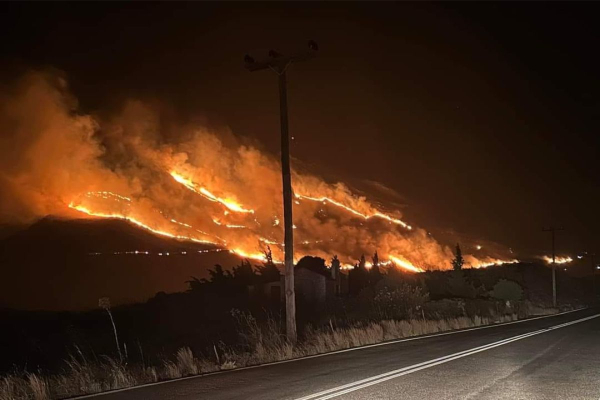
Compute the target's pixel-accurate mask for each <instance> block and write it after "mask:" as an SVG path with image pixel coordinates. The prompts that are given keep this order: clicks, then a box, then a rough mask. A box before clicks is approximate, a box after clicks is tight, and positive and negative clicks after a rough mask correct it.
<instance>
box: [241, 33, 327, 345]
mask: <svg viewBox="0 0 600 400" xmlns="http://www.w3.org/2000/svg"><path fill="white" fill-rule="evenodd" d="M308 49H309V51H307V52H304V53H302V54H297V55H293V56H284V55H281V54H279V53H277V52H276V51H274V50H270V51H269V57H268V58H267V59H266V60H264V61H260V62H256V61H254V58H252V57H250V56H249V55H246V56H245V57H244V62H245V66H246V68H247V69H248V70H249V71H250V72H253V71H259V70H263V69H267V68H268V69H270V70H271V71H273V72H275V73H276V74H277V75H278V76H279V110H280V111H279V118H280V120H281V175H282V178H283V225H284V241H283V242H284V254H285V256H284V258H285V322H286V323H285V328H286V331H285V332H286V335H287V338H288V340H289V341H290V342H291V343H296V339H297V335H296V296H295V293H294V230H293V222H292V176H291V173H290V135H289V133H288V111H287V87H286V75H285V73H286V71H287V69H288V67H289V66H290V65H291V64H292V63H294V62H298V61H304V60H307V59H309V58H312V57H314V55H315V52H316V51H317V50H318V46H317V44H316V43H315V42H314V41H312V40H311V41H309V42H308Z"/></svg>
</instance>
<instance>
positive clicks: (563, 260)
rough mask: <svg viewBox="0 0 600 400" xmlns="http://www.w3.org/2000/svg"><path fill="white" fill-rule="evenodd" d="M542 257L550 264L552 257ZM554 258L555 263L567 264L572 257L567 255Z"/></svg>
mask: <svg viewBox="0 0 600 400" xmlns="http://www.w3.org/2000/svg"><path fill="white" fill-rule="evenodd" d="M542 259H543V260H544V261H546V262H547V263H548V264H552V257H550V256H543V257H542ZM554 260H555V262H556V263H557V264H568V263H570V262H571V261H573V259H572V258H571V257H568V256H567V257H555V258H554Z"/></svg>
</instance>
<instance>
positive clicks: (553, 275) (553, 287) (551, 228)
mask: <svg viewBox="0 0 600 400" xmlns="http://www.w3.org/2000/svg"><path fill="white" fill-rule="evenodd" d="M542 231H544V232H551V233H552V306H553V307H556V249H555V237H554V236H555V232H556V231H564V228H555V227H553V226H551V227H550V228H543V229H542Z"/></svg>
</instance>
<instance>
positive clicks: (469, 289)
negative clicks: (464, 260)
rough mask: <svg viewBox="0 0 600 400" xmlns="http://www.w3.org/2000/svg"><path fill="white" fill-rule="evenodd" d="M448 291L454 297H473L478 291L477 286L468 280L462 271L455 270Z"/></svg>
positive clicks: (449, 281) (449, 280)
mask: <svg viewBox="0 0 600 400" xmlns="http://www.w3.org/2000/svg"><path fill="white" fill-rule="evenodd" d="M448 291H449V292H450V294H451V295H452V296H453V297H461V298H465V299H473V298H475V295H476V293H477V290H476V289H475V287H474V286H473V285H472V284H470V283H469V282H467V280H466V279H465V277H464V275H463V274H462V273H461V272H455V273H453V274H452V276H451V277H450V278H449V279H448Z"/></svg>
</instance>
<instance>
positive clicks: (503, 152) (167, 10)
mask: <svg viewBox="0 0 600 400" xmlns="http://www.w3.org/2000/svg"><path fill="white" fill-rule="evenodd" d="M0 7H1V12H0V14H2V17H1V18H2V21H0V22H1V27H0V34H1V35H2V37H3V39H2V44H1V45H0V46H2V52H1V53H2V55H3V57H4V58H5V60H4V61H3V62H2V64H3V66H4V69H5V71H4V72H3V79H11V78H12V77H13V76H14V75H13V73H14V71H15V70H18V69H20V68H23V67H49V66H51V67H54V68H58V69H60V70H63V71H65V73H66V74H67V76H68V78H69V81H70V83H71V87H72V90H73V92H74V93H75V95H76V96H77V97H78V98H79V100H80V105H81V108H82V110H83V111H84V112H98V111H100V110H106V109H110V108H111V107H118V106H119V104H120V103H121V102H122V101H123V100H124V99H127V98H131V97H137V98H142V99H151V100H154V101H159V102H160V103H163V104H165V105H167V106H168V107H170V108H171V109H172V110H174V111H175V112H176V113H177V114H178V116H179V117H180V118H182V119H198V120H199V121H202V123H205V124H208V125H210V126H215V127H223V126H227V127H229V128H231V130H232V131H233V132H234V133H235V134H237V135H241V136H246V137H251V138H254V139H256V140H257V141H258V142H260V143H262V145H263V146H264V148H265V149H267V150H268V151H270V152H272V153H274V154H277V151H278V146H279V140H278V132H279V120H278V99H277V87H276V79H275V77H274V76H273V75H272V74H270V73H268V72H266V71H263V72H260V73H258V72H257V73H252V74H251V73H249V72H247V71H246V70H244V68H243V63H242V60H243V56H244V54H246V53H250V54H252V55H254V56H255V58H260V56H261V55H264V54H266V52H267V51H268V49H270V48H274V49H277V50H278V51H280V52H282V53H285V52H286V50H288V51H290V50H291V51H293V50H297V49H304V48H305V46H306V42H307V40H308V39H314V40H316V41H317V42H318V43H319V46H320V51H319V55H318V57H317V58H315V59H313V60H311V61H309V62H306V63H303V64H298V65H294V66H293V67H292V68H291V69H290V71H289V74H288V81H289V105H290V125H291V132H292V135H293V136H295V142H294V145H293V149H292V151H293V156H294V157H295V158H296V159H297V160H298V161H299V162H302V163H303V164H305V165H307V166H309V167H310V168H311V169H312V170H313V172H317V173H319V174H321V175H324V176H325V177H327V178H328V179H333V180H337V179H339V180H343V181H349V182H351V183H354V184H356V185H360V182H364V181H378V182H381V183H383V184H384V185H386V186H388V187H389V188H392V189H394V190H396V191H397V192H399V193H400V194H401V195H402V196H403V197H404V199H405V200H404V203H405V204H406V208H405V209H404V214H405V219H406V220H407V221H409V222H413V221H415V222H416V225H421V226H425V227H429V228H432V229H433V228H436V229H438V230H439V229H453V230H455V231H456V232H458V233H461V234H466V235H470V236H474V237H480V238H483V239H487V240H493V241H498V242H500V243H503V244H506V245H507V246H511V247H513V248H514V249H516V250H519V249H520V250H522V251H526V252H527V253H529V254H531V253H537V254H539V253H542V252H546V253H547V252H548V250H549V249H548V247H549V244H550V238H549V235H548V234H547V233H543V232H541V228H542V226H544V225H549V224H556V225H562V226H564V227H565V229H566V230H565V231H564V232H561V234H560V238H559V242H558V244H559V250H562V251H567V252H569V253H571V254H574V253H575V252H578V251H580V250H583V249H588V250H589V249H591V248H592V247H593V248H595V249H596V252H600V246H599V245H598V242H599V240H600V233H599V232H600V229H599V228H598V227H599V226H600V215H599V213H598V210H597V206H598V204H599V200H600V186H599V183H600V182H599V176H598V164H599V163H600V160H599V159H598V153H597V150H598V145H599V143H600V140H599V139H598V132H599V129H598V128H599V125H600V123H599V120H600V103H599V98H598V91H599V89H600V78H599V77H598V73H599V71H600V68H599V67H600V63H599V61H598V56H597V52H598V39H599V30H600V28H599V26H598V24H597V15H598V14H597V8H598V6H597V5H596V4H592V3H577V4H569V3H505V4H499V3H498V4H497V3H484V4H475V3H461V4H453V3H441V4H422V3H339V2H333V3H285V4H283V3H248V2H245V3H227V2H226V3H185V4H179V3H177V4H173V3H169V4H166V3H162V4H154V3H152V4H144V3H137V2H134V3H128V4H108V5H104V4H99V3H92V4H91V3H82V4H73V3H61V4H39V3H37V4H36V3H10V4H6V3H4V4H2V5H1V6H0Z"/></svg>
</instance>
